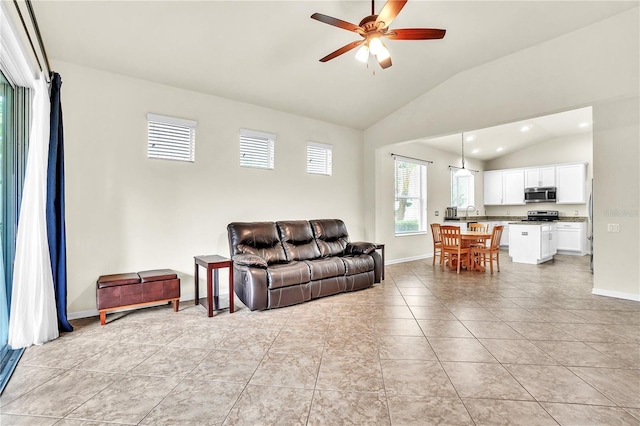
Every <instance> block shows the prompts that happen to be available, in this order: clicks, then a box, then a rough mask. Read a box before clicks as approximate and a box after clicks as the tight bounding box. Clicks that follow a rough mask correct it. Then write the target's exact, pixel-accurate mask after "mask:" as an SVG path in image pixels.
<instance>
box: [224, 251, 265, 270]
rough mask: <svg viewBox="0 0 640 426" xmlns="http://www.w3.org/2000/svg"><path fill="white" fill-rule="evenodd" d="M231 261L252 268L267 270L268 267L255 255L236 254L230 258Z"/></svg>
mask: <svg viewBox="0 0 640 426" xmlns="http://www.w3.org/2000/svg"><path fill="white" fill-rule="evenodd" d="M231 260H233V262H234V263H236V264H238V265H242V266H249V267H252V268H263V269H267V267H268V266H269V264H268V263H267V261H266V260H264V259H263V258H261V257H260V256H256V255H255V254H236V255H234V256H233V257H232V258H231Z"/></svg>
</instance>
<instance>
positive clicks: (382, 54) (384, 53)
mask: <svg viewBox="0 0 640 426" xmlns="http://www.w3.org/2000/svg"><path fill="white" fill-rule="evenodd" d="M380 44H382V42H380ZM390 57H391V54H390V53H389V49H387V48H386V47H385V45H384V44H382V47H381V48H380V50H379V51H378V53H377V54H376V59H377V60H378V62H383V61H384V60H386V59H389V58H390Z"/></svg>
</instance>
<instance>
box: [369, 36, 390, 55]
mask: <svg viewBox="0 0 640 426" xmlns="http://www.w3.org/2000/svg"><path fill="white" fill-rule="evenodd" d="M383 49H384V50H387V49H386V48H385V47H384V45H383V44H382V41H380V39H379V38H378V37H371V39H370V40H369V51H370V52H371V54H372V55H373V56H378V53H380V52H381V51H382V50H383Z"/></svg>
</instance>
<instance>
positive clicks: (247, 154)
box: [240, 129, 276, 170]
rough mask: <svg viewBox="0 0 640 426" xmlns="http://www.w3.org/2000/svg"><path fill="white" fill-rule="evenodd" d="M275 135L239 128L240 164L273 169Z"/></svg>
mask: <svg viewBox="0 0 640 426" xmlns="http://www.w3.org/2000/svg"><path fill="white" fill-rule="evenodd" d="M275 142H276V135H273V134H271V133H265V132H258V131H255V130H247V129H240V166H242V167H254V168H258V169H269V170H272V169H273V165H274V157H275V154H274V146H275Z"/></svg>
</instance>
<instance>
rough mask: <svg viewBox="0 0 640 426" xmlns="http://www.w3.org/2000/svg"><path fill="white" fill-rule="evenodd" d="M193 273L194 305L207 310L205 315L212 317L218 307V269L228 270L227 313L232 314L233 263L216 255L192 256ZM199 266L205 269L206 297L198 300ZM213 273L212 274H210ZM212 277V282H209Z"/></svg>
mask: <svg viewBox="0 0 640 426" xmlns="http://www.w3.org/2000/svg"><path fill="white" fill-rule="evenodd" d="M193 259H194V263H195V271H194V274H193V277H194V282H195V290H196V305H198V304H202V305H203V306H204V307H205V308H206V309H207V315H208V316H209V317H212V316H213V310H214V305H215V310H216V311H219V310H221V308H220V307H219V305H218V269H220V268H229V313H233V311H234V309H233V298H234V292H233V261H232V260H231V259H227V258H226V257H223V256H219V255H217V254H212V255H202V256H194V257H193ZM199 266H202V267H203V268H206V269H207V297H206V298H203V299H202V300H200V288H199V287H200V274H199V272H200V271H199V269H200V268H199ZM212 272H213V274H212ZM212 275H213V281H212V280H211V278H212Z"/></svg>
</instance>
